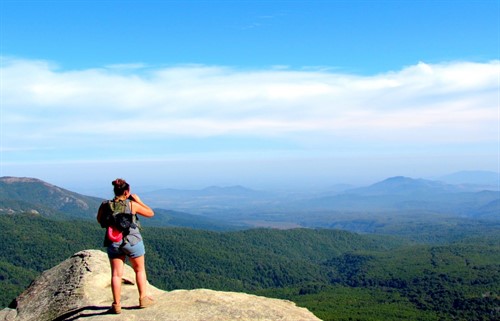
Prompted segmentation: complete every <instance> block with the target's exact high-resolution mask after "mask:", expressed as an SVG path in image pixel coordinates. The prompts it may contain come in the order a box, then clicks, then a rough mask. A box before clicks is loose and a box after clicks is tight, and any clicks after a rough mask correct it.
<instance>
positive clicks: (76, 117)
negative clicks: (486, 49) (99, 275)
mask: <svg viewBox="0 0 500 321" xmlns="http://www.w3.org/2000/svg"><path fill="white" fill-rule="evenodd" d="M1 62H2V63H1V66H2V67H1V125H2V130H1V134H2V137H1V145H2V146H1V148H2V153H3V154H4V159H5V160H6V161H15V157H19V158H20V159H21V158H22V157H27V155H28V154H27V153H28V152H29V153H31V156H30V157H35V158H36V157H38V158H39V159H47V158H50V157H49V156H47V155H49V153H58V156H57V157H59V158H65V157H68V156H67V155H68V154H71V153H72V155H73V156H72V157H76V156H75V155H77V154H78V155H79V156H78V157H82V158H85V157H88V158H94V159H95V158H97V157H98V155H102V151H105V150H106V149H108V148H109V146H116V147H117V148H122V147H124V146H126V145H125V142H127V141H134V142H136V143H141V146H142V147H141V149H140V152H141V153H142V154H143V155H150V156H151V157H160V156H162V153H163V156H168V154H169V153H171V154H175V153H178V152H179V150H177V149H176V147H175V145H176V144H177V145H182V143H180V142H183V141H190V142H194V141H197V140H199V141H203V142H204V144H205V145H204V146H203V148H201V147H200V146H199V145H196V144H193V145H191V146H192V147H191V149H193V150H191V152H197V149H198V148H201V149H202V150H204V151H207V150H210V149H211V148H212V146H211V144H213V148H214V149H219V150H221V151H224V152H238V151H239V150H240V149H241V148H242V146H241V144H239V143H238V142H239V141H240V140H244V141H246V142H247V144H246V145H251V146H252V147H251V149H252V150H254V151H258V150H259V145H260V144H261V143H262V144H263V145H266V144H265V143H263V142H265V141H269V142H275V145H273V144H272V143H269V144H268V145H267V146H268V147H266V148H268V149H272V148H273V147H276V148H282V149H285V150H286V149H291V150H295V151H304V152H307V151H311V150H315V151H320V152H325V153H330V152H332V150H333V149H335V148H341V147H342V146H344V147H345V146H353V147H352V148H359V149H364V148H369V146H373V144H376V143H379V144H380V142H383V143H384V144H391V143H393V144H396V145H397V146H401V145H404V144H415V145H418V146H428V145H429V146H431V145H432V146H434V145H435V146H439V145H444V144H460V146H461V148H464V144H470V146H477V144H479V145H481V144H487V145H488V146H491V144H492V143H494V144H498V141H499V100H500V94H499V86H500V76H499V75H500V62H499V61H491V62H486V63H475V62H449V63H442V64H426V63H424V62H420V63H418V64H416V65H413V66H408V67H405V68H402V69H401V70H398V71H389V72H386V73H382V74H377V75H371V76H362V75H353V74H345V73H338V72H331V71H324V70H318V71H315V70H311V69H307V70H306V69H304V70H290V69H286V68H279V69H272V68H270V69H268V70H245V69H238V68H231V67H225V66H206V65H182V66H148V65H145V64H130V65H113V66H105V67H99V68H94V69H86V70H64V69H62V68H60V67H59V66H57V64H54V63H51V62H48V61H42V60H26V59H17V58H12V57H3V58H1ZM176 140H177V141H178V143H173V142H175V141H176ZM252 140H255V142H256V143H254V144H249V143H248V142H250V141H252ZM221 141H224V142H225V143H224V144H222V145H223V146H222V147H221V146H220V145H221ZM259 142H261V143H259ZM217 144H218V145H217ZM200 145H201V144H200ZM216 145H217V146H216ZM396 145H395V146H396ZM471 148H472V147H471ZM189 149H190V147H189V146H185V145H184V146H183V147H182V151H184V152H185V151H187V150H189ZM75 150H85V151H87V153H83V152H81V153H78V152H75ZM22 151H25V154H24V156H22V153H21V152H22ZM33 151H39V152H38V153H33ZM42 151H45V152H42ZM162 151H163V152H162ZM388 152H390V151H388ZM124 154H125V153H124ZM34 155H35V156H34ZM52 155H54V154H52ZM65 155H66V156H65ZM84 155H87V156H84ZM91 155H92V156H91Z"/></svg>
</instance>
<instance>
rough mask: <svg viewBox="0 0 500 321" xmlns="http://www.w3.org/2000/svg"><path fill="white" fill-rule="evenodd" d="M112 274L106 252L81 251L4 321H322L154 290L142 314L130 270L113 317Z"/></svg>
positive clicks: (230, 296)
mask: <svg viewBox="0 0 500 321" xmlns="http://www.w3.org/2000/svg"><path fill="white" fill-rule="evenodd" d="M110 275H111V271H110V267H109V262H108V258H107V255H106V254H105V253H104V252H102V251H98V250H85V251H81V252H78V253H76V254H74V255H73V256H72V257H70V258H69V259H67V260H65V261H63V262H62V263H60V264H59V265H57V266H55V267H53V268H52V269H50V270H47V271H45V272H44V273H43V274H42V275H41V276H40V277H39V278H38V279H36V280H35V281H34V282H33V283H32V284H31V285H30V286H29V287H28V288H27V289H26V291H24V292H23V293H22V294H21V295H20V296H19V297H18V298H17V299H16V300H15V307H13V308H7V309H4V310H2V311H0V321H28V320H30V321H31V320H37V321H63V320H66V321H70V320H85V321H101V320H127V321H129V320H130V321H135V320H137V321H139V320H140V321H155V320H158V321H174V320H175V321H236V320H240V321H247V320H248V321H254V320H259V321H278V320H279V321H318V320H319V321H321V320H320V319H318V318H317V317H316V316H314V315H313V314H312V313H311V312H310V311H308V310H307V309H305V308H299V307H297V306H296V305H295V304H294V303H293V302H290V301H285V300H278V299H270V298H265V297H260V296H255V295H249V294H245V293H235V292H221V291H213V290H207V289H197V290H175V291H171V292H166V291H162V290H160V289H157V288H155V287H153V286H151V285H150V286H149V292H150V293H151V294H152V296H154V298H155V300H156V301H157V303H156V305H154V306H153V307H150V308H147V309H139V308H138V293H137V287H136V286H135V284H134V278H135V275H134V271H133V270H132V268H130V267H129V266H126V268H125V273H124V277H123V281H124V284H123V286H122V313H121V314H120V315H113V314H107V310H108V308H109V306H110V304H111V302H112V301H113V299H112V295H111V284H110V280H111V277H110Z"/></svg>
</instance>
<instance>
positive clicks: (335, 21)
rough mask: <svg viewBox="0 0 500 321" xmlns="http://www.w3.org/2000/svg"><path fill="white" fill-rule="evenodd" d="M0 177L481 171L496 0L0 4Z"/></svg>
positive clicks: (234, 178) (83, 182)
mask: <svg viewBox="0 0 500 321" xmlns="http://www.w3.org/2000/svg"><path fill="white" fill-rule="evenodd" d="M0 18H1V21H0V28H1V29H0V50H1V52H0V55H1V58H0V59H1V75H0V76H1V101H0V103H1V125H2V128H1V146H0V148H1V160H0V161H1V166H0V175H1V176H6V175H12V176H31V177H38V178H41V179H44V180H47V181H49V182H51V183H53V184H57V185H60V186H63V187H70V188H73V189H79V188H80V189H81V190H84V189H91V188H97V186H103V185H105V186H107V185H109V182H110V181H111V180H112V179H114V178H115V177H124V178H126V179H128V180H129V181H131V183H132V184H135V186H138V185H140V186H158V187H178V188H199V187H205V186H208V185H233V184H241V185H245V186H248V187H253V188H264V189H265V188H280V187H295V186H299V187H305V188H313V187H325V186H329V185H334V184H337V183H354V184H367V183H372V182H375V181H377V180H381V179H384V178H386V177H389V176H394V175H404V176H410V177H436V176H440V175H444V174H448V173H451V172H454V171H459V170H489V171H498V170H499V153H500V147H499V146H500V145H499V144H500V137H499V133H500V128H499V127H500V125H499V122H500V109H499V108H500V107H499V105H500V93H499V87H500V63H499V59H500V1H484V0H483V1H481V0H479V1H424V0H422V1H411V0H410V1H8V0H4V1H3V2H1V3H0Z"/></svg>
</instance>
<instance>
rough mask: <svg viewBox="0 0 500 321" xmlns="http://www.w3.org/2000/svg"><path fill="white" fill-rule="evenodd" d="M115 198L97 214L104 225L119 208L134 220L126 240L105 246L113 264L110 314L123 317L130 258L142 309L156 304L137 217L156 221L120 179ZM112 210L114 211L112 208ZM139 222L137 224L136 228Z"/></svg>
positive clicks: (116, 183)
mask: <svg viewBox="0 0 500 321" xmlns="http://www.w3.org/2000/svg"><path fill="white" fill-rule="evenodd" d="M112 184H113V186H114V188H113V190H114V193H115V197H114V199H113V200H111V201H109V202H103V204H102V205H101V206H100V208H99V211H98V213H97V220H98V221H99V222H101V218H102V217H103V216H104V215H105V214H104V213H105V211H110V210H111V209H114V208H116V207H117V206H123V207H124V209H125V211H124V212H127V213H131V215H132V216H133V218H134V219H133V223H134V224H132V226H131V227H130V232H128V234H127V233H126V235H124V236H123V239H122V240H121V241H118V242H113V241H111V240H109V239H108V237H107V236H106V238H105V241H104V245H105V246H107V252H108V257H109V261H110V264H111V291H112V292H113V304H112V306H111V309H110V312H111V313H115V314H119V313H121V302H120V301H121V284H122V277H123V270H124V264H125V258H126V257H128V258H129V260H130V262H131V264H132V268H133V269H134V271H135V278H136V283H137V289H138V290H139V306H140V307H141V308H146V307H148V306H151V305H153V304H154V300H153V299H152V298H151V297H149V296H148V295H147V283H148V281H147V277H146V268H145V260H144V254H145V253H146V252H145V249H144V243H143V241H142V236H141V233H140V231H139V226H138V222H137V220H136V219H135V218H136V217H135V215H137V214H139V215H142V216H145V217H153V216H154V212H153V210H152V209H151V208H150V207H149V206H147V205H146V204H144V203H143V202H142V201H141V199H140V198H139V196H137V195H136V194H130V186H129V184H128V183H127V182H126V181H125V180H123V179H121V178H117V179H116V180H114V181H113V182H112ZM110 207H111V208H110ZM136 222H137V224H136Z"/></svg>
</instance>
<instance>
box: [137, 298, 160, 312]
mask: <svg viewBox="0 0 500 321" xmlns="http://www.w3.org/2000/svg"><path fill="white" fill-rule="evenodd" d="M155 303H156V302H155V300H154V299H153V298H151V297H149V296H145V297H143V298H140V299H139V307H140V308H141V309H144V308H147V307H150V306H152V305H153V304H155Z"/></svg>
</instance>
